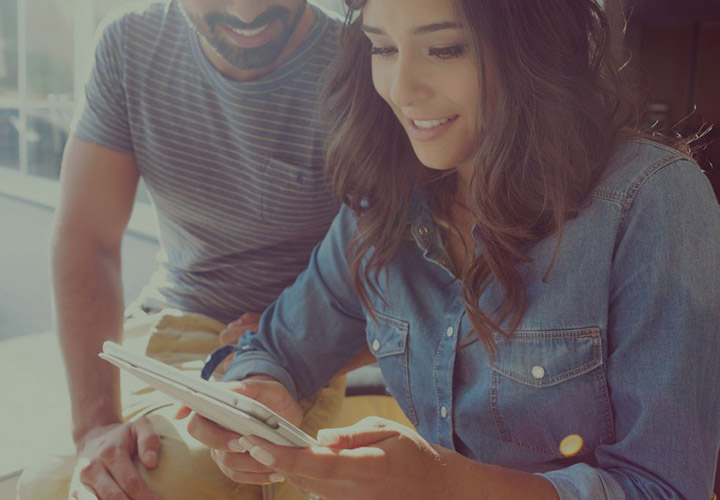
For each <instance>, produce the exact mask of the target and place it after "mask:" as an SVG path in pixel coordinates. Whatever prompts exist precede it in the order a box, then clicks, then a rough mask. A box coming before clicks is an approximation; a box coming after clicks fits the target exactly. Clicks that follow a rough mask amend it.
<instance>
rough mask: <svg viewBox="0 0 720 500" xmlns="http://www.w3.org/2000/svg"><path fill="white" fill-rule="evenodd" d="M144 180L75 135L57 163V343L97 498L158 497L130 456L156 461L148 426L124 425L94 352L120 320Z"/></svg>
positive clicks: (128, 160)
mask: <svg viewBox="0 0 720 500" xmlns="http://www.w3.org/2000/svg"><path fill="white" fill-rule="evenodd" d="M139 177H140V174H139V171H138V169H137V166H136V164H135V159H134V157H133V156H132V155H131V154H127V153H120V152H117V151H113V150H111V149H108V148H105V147H102V146H98V145H95V144H91V143H88V142H84V141H81V140H79V139H76V138H71V139H70V141H69V142H68V145H67V147H66V150H65V156H64V158H63V163H62V169H61V176H60V186H61V198H60V205H59V207H58V211H57V215H56V220H55V227H54V231H53V252H52V274H53V286H54V291H55V311H56V322H57V330H58V336H59V339H60V346H61V350H62V353H63V356H64V358H65V367H66V372H67V377H68V384H69V387H70V400H71V403H72V418H73V439H74V440H75V443H76V445H77V447H78V452H79V453H80V455H81V456H82V457H83V459H84V463H86V465H85V466H84V468H83V470H82V472H81V474H80V478H81V480H82V482H83V484H84V485H85V487H87V488H88V489H90V490H92V492H93V493H94V494H95V495H96V496H97V498H100V499H104V498H115V497H120V495H122V498H126V497H127V498H132V499H156V498H157V496H156V495H154V494H153V493H152V491H151V490H150V488H149V487H148V486H147V485H146V484H145V483H144V482H143V481H142V479H141V478H140V476H139V474H138V471H137V469H136V468H135V466H134V464H133V462H132V457H133V456H134V455H138V456H139V458H140V460H141V461H142V462H143V463H144V464H145V465H146V466H147V467H154V466H155V465H156V464H157V456H158V455H157V454H158V451H159V448H160V440H159V437H158V436H157V434H156V433H155V431H154V430H153V427H152V425H151V424H150V422H149V420H147V419H140V420H138V421H136V422H134V423H132V424H122V423H121V415H120V381H119V374H118V372H117V369H116V368H114V367H113V366H112V365H110V364H109V363H106V362H104V361H102V360H101V359H100V358H99V357H98V353H99V352H100V351H101V350H102V343H103V342H104V341H105V340H116V341H117V340H119V339H120V336H121V332H122V323H123V309H124V304H123V289H122V282H121V274H120V268H121V266H120V250H121V243H122V237H123V234H124V232H125V228H126V227H127V223H128V220H129V218H130V214H131V212H132V207H133V203H134V200H135V192H136V190H137V184H138V180H139Z"/></svg>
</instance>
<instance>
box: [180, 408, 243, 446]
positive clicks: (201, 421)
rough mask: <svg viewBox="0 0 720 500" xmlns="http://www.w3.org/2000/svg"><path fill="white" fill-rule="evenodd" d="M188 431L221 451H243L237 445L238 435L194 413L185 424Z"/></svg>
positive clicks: (202, 441) (207, 444) (205, 443)
mask: <svg viewBox="0 0 720 500" xmlns="http://www.w3.org/2000/svg"><path fill="white" fill-rule="evenodd" d="M187 430H188V433H190V435H191V436H192V437H194V438H195V439H197V440H198V441H200V442H201V443H203V444H204V445H206V446H207V447H208V448H214V449H216V450H222V451H237V452H240V451H243V449H242V448H241V447H240V445H239V441H238V440H239V439H240V435H239V434H236V433H234V432H231V431H229V430H227V429H223V428H222V427H220V426H219V425H217V424H215V423H214V422H212V421H210V420H208V419H206V418H205V417H201V416H200V415H198V414H197V413H195V414H194V415H193V416H192V418H191V419H190V421H189V422H188V426H187Z"/></svg>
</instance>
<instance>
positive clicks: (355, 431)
mask: <svg viewBox="0 0 720 500" xmlns="http://www.w3.org/2000/svg"><path fill="white" fill-rule="evenodd" d="M397 425H399V424H395V422H391V421H389V420H385V419H382V418H379V417H368V418H364V419H363V420H361V421H360V422H358V423H356V424H354V425H351V426H349V427H342V428H337V429H321V430H320V431H319V432H318V436H317V440H318V443H320V446H326V447H328V448H334V449H348V450H351V449H353V448H360V447H363V446H370V445H372V444H376V443H379V442H380V441H384V440H386V439H389V438H392V437H395V436H397V435H399V434H400V433H401V432H400V429H398V428H397V427H396V426H397Z"/></svg>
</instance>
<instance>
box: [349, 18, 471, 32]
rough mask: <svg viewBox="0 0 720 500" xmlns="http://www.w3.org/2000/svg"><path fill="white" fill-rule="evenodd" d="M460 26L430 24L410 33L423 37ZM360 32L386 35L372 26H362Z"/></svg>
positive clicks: (449, 23)
mask: <svg viewBox="0 0 720 500" xmlns="http://www.w3.org/2000/svg"><path fill="white" fill-rule="evenodd" d="M461 28H462V26H461V25H459V24H458V23H453V22H450V21H447V22H442V23H432V24H425V25H423V26H418V27H417V28H414V29H413V30H412V31H411V32H410V33H411V34H413V35H424V34H426V33H434V32H436V31H442V30H459V29H461ZM362 30H363V31H364V32H365V33H370V34H373V35H386V33H385V32H384V31H383V30H381V29H380V28H374V27H372V26H369V25H367V24H363V25H362Z"/></svg>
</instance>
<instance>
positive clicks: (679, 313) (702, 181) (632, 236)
mask: <svg viewBox="0 0 720 500" xmlns="http://www.w3.org/2000/svg"><path fill="white" fill-rule="evenodd" d="M634 188H637V192H636V195H635V196H634V198H631V200H632V201H631V204H630V206H629V207H627V208H626V210H625V212H624V213H625V214H626V215H625V218H624V220H623V221H622V223H621V228H620V232H619V234H618V240H617V243H616V251H615V258H614V261H613V266H612V276H611V283H612V285H611V290H610V304H609V322H608V362H607V378H608V384H609V387H610V397H611V400H612V405H613V410H614V415H613V417H614V428H615V441H614V442H613V443H612V444H608V445H602V446H599V447H598V448H597V449H596V450H595V458H596V460H597V467H591V466H589V465H586V464H578V465H575V466H572V467H568V468H565V469H561V470H557V471H553V472H548V473H544V474H541V475H543V476H544V477H546V478H547V479H548V480H549V481H551V482H552V484H553V485H554V486H555V488H556V490H557V492H558V494H559V496H560V499H561V500H580V499H588V500H590V499H592V500H602V499H607V500H616V499H627V500H635V499H645V500H650V499H666V500H670V499H698V500H701V499H710V497H711V496H712V489H713V477H714V474H715V463H716V460H717V456H718V455H717V454H718V448H719V447H720V384H719V383H718V381H720V362H718V357H717V353H718V352H720V285H719V283H720V278H719V277H720V209H719V208H718V204H717V201H716V198H715V196H714V194H713V192H712V189H711V187H710V184H709V182H708V181H707V179H706V178H705V177H704V175H703V173H702V172H701V171H700V169H699V168H698V167H697V165H696V164H694V163H693V162H691V161H689V160H678V161H674V162H672V163H670V164H668V165H666V166H665V167H662V168H661V169H659V170H658V171H656V172H654V173H653V174H651V175H649V176H648V177H647V178H646V179H644V181H643V182H642V183H641V185H639V186H634Z"/></svg>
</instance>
